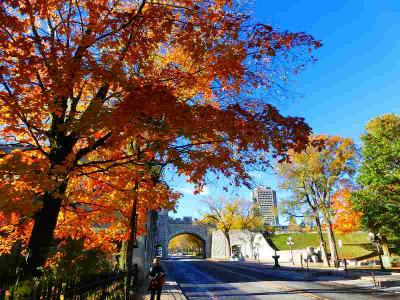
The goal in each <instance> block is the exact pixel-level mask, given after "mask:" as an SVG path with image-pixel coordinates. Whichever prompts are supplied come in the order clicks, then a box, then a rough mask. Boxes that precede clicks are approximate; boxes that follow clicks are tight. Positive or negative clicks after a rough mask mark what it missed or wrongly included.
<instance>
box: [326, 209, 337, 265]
mask: <svg viewBox="0 0 400 300" xmlns="http://www.w3.org/2000/svg"><path fill="white" fill-rule="evenodd" d="M326 225H327V226H326V233H327V235H328V242H329V250H330V252H331V262H333V264H334V266H335V267H338V266H339V255H338V252H337V247H336V239H335V235H334V233H333V229H332V223H331V220H330V218H329V216H326Z"/></svg>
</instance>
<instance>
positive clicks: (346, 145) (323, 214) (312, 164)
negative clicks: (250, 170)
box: [278, 136, 356, 264]
mask: <svg viewBox="0 0 400 300" xmlns="http://www.w3.org/2000/svg"><path fill="white" fill-rule="evenodd" d="M355 151H356V149H355V145H354V143H353V141H352V140H351V139H349V138H341V137H337V136H315V137H313V138H312V140H311V141H310V143H309V144H308V146H307V148H306V149H305V150H304V151H302V152H301V153H295V152H293V151H290V158H289V160H290V161H289V162H284V163H282V164H280V165H279V167H278V173H279V175H280V177H281V180H282V182H281V187H282V188H283V189H286V190H288V191H290V192H291V194H292V197H291V198H290V199H288V200H289V201H288V202H287V205H288V206H289V209H291V210H293V211H295V212H296V213H298V212H299V211H302V214H303V215H305V214H311V215H312V216H313V217H314V219H315V223H316V226H317V229H318V234H319V238H320V242H321V246H322V252H323V253H322V256H323V260H324V263H325V264H329V262H328V259H327V254H326V244H325V240H324V236H323V233H322V222H321V218H322V220H323V221H324V223H325V225H326V232H327V236H328V240H329V248H330V253H331V258H332V261H334V262H335V263H336V262H337V260H338V255H337V249H336V241H335V236H334V232H333V228H332V217H333V215H332V212H333V210H332V201H333V199H332V195H333V194H334V192H335V191H336V190H337V188H338V186H339V184H340V182H341V180H343V179H346V178H349V177H351V176H352V175H353V174H354V172H355V170H356V165H355V163H356V152H355ZM300 216H301V215H299V217H300Z"/></svg>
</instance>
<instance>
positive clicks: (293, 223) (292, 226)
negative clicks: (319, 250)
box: [288, 216, 300, 231]
mask: <svg viewBox="0 0 400 300" xmlns="http://www.w3.org/2000/svg"><path fill="white" fill-rule="evenodd" d="M288 230H289V231H300V226H299V224H297V222H296V218H295V217H293V216H291V217H289V224H288Z"/></svg>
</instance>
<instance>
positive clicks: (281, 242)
mask: <svg viewBox="0 0 400 300" xmlns="http://www.w3.org/2000/svg"><path fill="white" fill-rule="evenodd" d="M289 236H291V237H292V240H293V241H294V244H293V249H305V248H307V247H308V246H312V247H318V246H319V238H318V234H317V233H316V232H315V233H314V232H311V233H301V232H298V233H290V234H277V235H275V236H272V237H271V240H272V242H273V243H274V244H275V246H276V247H277V248H278V249H279V250H289V249H290V248H289V246H288V245H287V244H286V242H287V239H288V237H289ZM335 238H336V242H337V245H338V252H339V253H338V254H339V257H340V258H347V259H352V258H363V257H365V258H368V257H372V256H374V253H376V251H375V250H376V248H375V247H374V246H373V245H372V244H371V242H369V241H368V233H366V232H355V233H351V234H346V235H340V234H336V235H335ZM339 240H342V243H343V247H341V248H340V247H339V242H338V241H339ZM325 241H326V243H327V244H328V238H327V237H326V235H325ZM389 244H390V245H389V246H390V248H391V250H392V252H393V253H394V254H397V255H398V254H400V251H399V250H400V247H399V240H398V239H397V240H393V239H392V240H389ZM327 250H328V252H329V246H328V249H327Z"/></svg>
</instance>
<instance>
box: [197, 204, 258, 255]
mask: <svg viewBox="0 0 400 300" xmlns="http://www.w3.org/2000/svg"><path fill="white" fill-rule="evenodd" d="M204 203H205V205H206V207H207V208H206V209H207V212H206V213H204V214H203V216H202V217H201V219H199V220H198V222H199V223H202V224H209V225H212V226H214V227H215V228H217V229H219V230H221V231H222V232H223V234H224V235H225V237H226V239H227V241H228V248H229V257H230V256H231V254H232V249H231V240H230V237H229V231H230V230H234V229H248V230H263V226H264V225H263V220H262V218H261V217H260V216H259V215H258V214H256V213H255V210H254V205H253V204H251V203H250V202H248V201H243V200H239V199H236V200H233V201H227V200H225V199H219V200H217V199H214V198H207V199H205V200H204Z"/></svg>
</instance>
